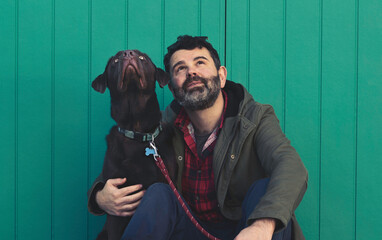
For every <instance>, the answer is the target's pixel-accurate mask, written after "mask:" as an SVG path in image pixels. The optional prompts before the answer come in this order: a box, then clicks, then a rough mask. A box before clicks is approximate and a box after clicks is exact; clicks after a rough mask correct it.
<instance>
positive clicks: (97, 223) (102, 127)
mask: <svg viewBox="0 0 382 240" xmlns="http://www.w3.org/2000/svg"><path fill="white" fill-rule="evenodd" d="M126 3H127V2H126V1H123V0H119V1H108V2H106V1H102V0H97V1H92V3H91V17H90V19H91V22H90V23H91V24H90V43H91V49H90V81H89V82H88V84H89V86H90V85H91V82H92V81H93V80H94V79H95V78H96V77H97V76H98V75H99V74H102V73H103V71H104V70H105V67H106V63H107V61H108V60H109V58H110V57H111V56H113V55H114V54H116V53H117V52H118V51H119V50H122V49H126V48H127V4H126ZM89 124H90V126H89V130H90V132H89V140H90V149H89V150H90V153H89V155H90V160H89V167H88V168H89V169H88V173H89V180H88V181H89V185H91V184H92V182H93V181H94V179H95V178H96V177H97V176H98V175H99V174H100V173H101V169H102V165H103V159H104V156H105V152H106V139H105V137H106V135H107V134H108V133H109V129H110V128H111V126H112V125H114V121H113V120H112V119H111V117H110V97H109V92H108V91H106V92H105V93H104V94H100V93H98V92H96V91H95V90H93V89H92V88H91V89H90V122H89ZM89 187H90V186H89ZM104 221H105V218H104V217H99V216H93V215H90V216H89V222H88V239H95V238H96V236H97V234H98V233H99V232H100V230H101V229H102V226H103V224H104Z"/></svg>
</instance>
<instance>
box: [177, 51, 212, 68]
mask: <svg viewBox="0 0 382 240" xmlns="http://www.w3.org/2000/svg"><path fill="white" fill-rule="evenodd" d="M197 57H205V58H207V59H212V57H211V54H210V52H209V51H208V49H207V48H205V47H203V48H194V49H191V50H188V49H180V50H178V51H176V52H174V54H173V55H172V56H171V59H170V65H171V66H173V65H174V64H175V63H177V62H179V61H189V60H194V59H195V58H197Z"/></svg>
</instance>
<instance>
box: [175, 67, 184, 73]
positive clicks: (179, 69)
mask: <svg viewBox="0 0 382 240" xmlns="http://www.w3.org/2000/svg"><path fill="white" fill-rule="evenodd" d="M184 69H186V67H184V66H179V67H178V68H177V69H176V71H177V72H180V71H182V70H184Z"/></svg>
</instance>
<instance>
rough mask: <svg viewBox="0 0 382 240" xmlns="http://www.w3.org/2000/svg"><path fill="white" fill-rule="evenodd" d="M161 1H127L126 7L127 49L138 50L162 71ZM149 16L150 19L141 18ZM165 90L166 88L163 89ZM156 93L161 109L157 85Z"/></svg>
mask: <svg viewBox="0 0 382 240" xmlns="http://www.w3.org/2000/svg"><path fill="white" fill-rule="evenodd" d="M162 5H163V1H162V0H155V1H150V4H142V2H140V1H129V5H128V14H127V15H128V16H127V18H128V21H127V23H128V27H127V29H128V34H127V36H128V39H127V43H128V48H129V49H138V50H140V51H141V52H144V53H146V54H147V55H149V56H150V58H151V60H152V61H153V62H154V64H155V65H156V66H157V67H158V68H162V69H163V50H162V49H163V18H164V16H163V12H162ZM142 16H150V17H142ZM165 88H167V87H165ZM156 92H157V96H158V101H159V104H160V107H161V109H163V108H164V107H165V106H163V104H164V103H163V100H164V99H163V95H164V89H161V88H160V87H159V85H158V84H157V87H156Z"/></svg>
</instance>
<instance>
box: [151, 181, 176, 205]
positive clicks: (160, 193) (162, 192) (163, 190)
mask: <svg viewBox="0 0 382 240" xmlns="http://www.w3.org/2000/svg"><path fill="white" fill-rule="evenodd" d="M172 195H173V192H172V190H171V188H170V186H169V185H168V184H165V183H154V184H153V185H151V186H150V187H149V188H147V190H146V192H145V195H144V198H150V199H156V200H158V201H169V200H170V199H171V198H172V197H173V196H172Z"/></svg>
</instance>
